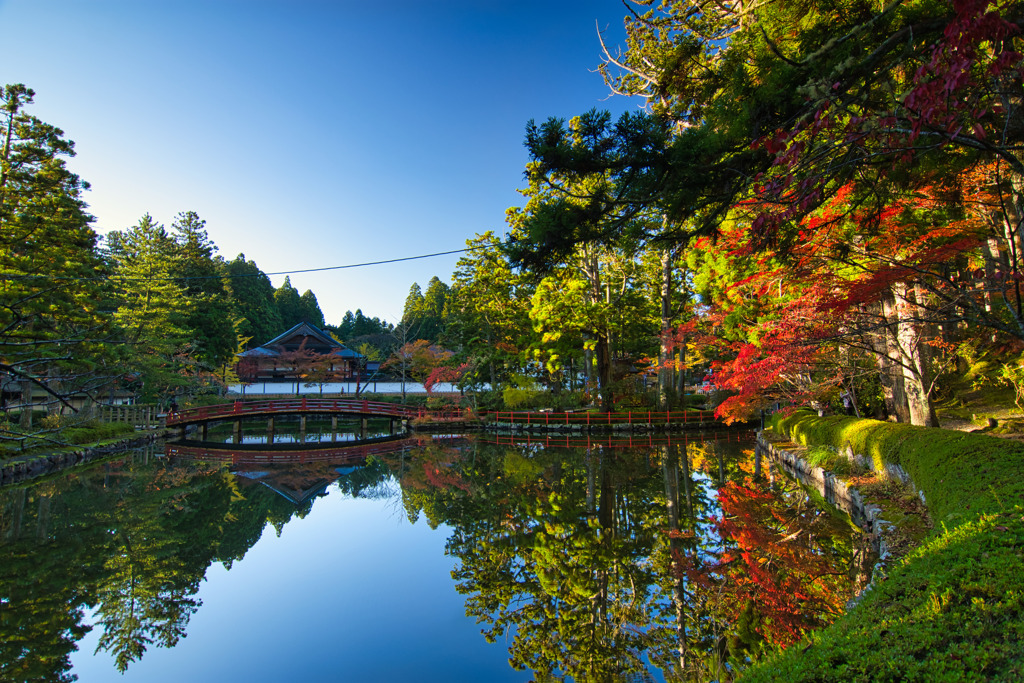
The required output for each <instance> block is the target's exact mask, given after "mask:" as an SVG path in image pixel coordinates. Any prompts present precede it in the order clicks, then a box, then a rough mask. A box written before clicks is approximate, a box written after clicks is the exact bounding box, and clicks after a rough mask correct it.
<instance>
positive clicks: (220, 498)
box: [0, 436, 859, 681]
mask: <svg viewBox="0 0 1024 683" xmlns="http://www.w3.org/2000/svg"><path fill="white" fill-rule="evenodd" d="M358 448H359V449H364V450H362V451H357V450H352V449H347V452H342V451H343V450H345V449H340V448H339V449H321V450H307V451H298V452H296V451H291V452H282V451H274V450H268V449H266V448H264V449H259V448H244V447H234V448H211V447H210V446H209V445H208V444H207V445H189V444H172V445H168V446H167V450H166V456H165V457H157V453H155V452H153V451H143V452H139V453H135V454H132V455H130V456H126V457H125V458H123V459H120V460H116V461H111V462H108V463H106V464H104V465H103V466H102V467H98V468H93V469H91V470H85V471H77V472H74V473H72V474H69V475H67V476H64V477H55V478H52V479H49V480H47V481H45V482H42V483H39V484H36V485H33V486H23V487H18V488H14V489H7V490H3V491H0V560H2V563H0V679H3V680H11V681H21V680H26V681H28V680H47V681H49V680H58V681H65V680H68V681H69V680H73V676H74V674H73V672H72V671H71V664H70V661H71V660H70V655H71V653H72V652H73V651H74V650H75V648H76V642H77V641H79V640H80V639H81V638H82V637H83V635H84V634H85V633H86V632H87V631H88V630H89V629H90V628H95V629H98V630H99V631H101V635H100V637H99V639H98V647H99V648H100V650H102V651H106V652H109V653H110V654H111V655H112V656H113V659H114V662H115V666H116V667H117V668H118V669H119V670H121V671H125V670H126V669H127V668H128V667H129V665H130V664H131V662H133V661H136V660H138V659H140V658H141V657H143V656H144V655H145V653H146V651H147V649H149V648H152V647H173V646H174V645H175V644H176V643H177V642H178V641H179V639H180V638H181V637H182V636H184V635H185V633H186V630H187V627H188V624H189V621H190V619H191V618H192V617H193V615H195V614H196V612H197V610H199V609H200V608H201V602H200V599H199V597H198V594H199V587H200V583H201V582H202V580H203V577H204V575H205V573H206V571H207V570H208V568H209V567H210V565H211V564H214V563H221V564H223V565H224V566H226V567H230V566H231V565H232V564H233V563H237V562H241V561H243V560H244V558H245V556H246V553H247V551H248V550H249V549H250V548H252V547H253V545H254V544H255V543H256V542H257V541H258V540H259V538H260V536H261V535H262V533H263V531H264V529H265V528H273V529H274V530H275V531H276V532H277V533H278V534H280V533H281V531H282V529H283V528H284V526H285V525H287V524H291V523H301V520H303V518H305V517H306V516H307V515H308V513H309V512H310V511H311V510H312V509H313V506H314V505H316V501H317V500H319V499H321V498H322V497H323V496H324V495H326V494H327V493H330V494H331V495H334V493H335V492H337V493H343V494H345V495H348V496H351V497H353V498H370V499H387V500H393V501H394V504H395V505H399V504H400V505H401V509H402V510H403V514H404V515H405V516H406V517H407V518H408V519H409V520H410V521H414V520H416V519H418V518H421V517H422V518H424V519H425V520H426V521H427V522H428V523H429V525H430V526H431V527H433V528H438V527H441V526H442V525H443V526H444V527H445V528H447V529H450V532H449V536H448V540H447V544H446V552H447V554H448V555H450V556H451V558H453V559H454V560H455V561H456V564H455V569H454V570H453V571H452V574H451V575H452V579H453V582H454V586H453V589H454V590H455V591H458V593H459V594H461V595H462V596H463V598H464V601H465V610H466V615H467V617H468V618H469V619H471V620H475V621H477V622H479V624H480V627H479V628H480V629H481V630H482V633H483V636H484V639H486V640H488V641H498V642H502V643H507V646H508V649H507V653H506V656H507V658H508V661H509V662H510V663H511V664H512V666H513V667H514V668H516V669H521V670H524V671H530V672H533V673H532V675H533V677H534V678H535V679H536V680H576V681H584V680H625V679H629V680H648V679H650V678H651V677H654V678H659V679H666V680H706V679H709V678H719V679H720V678H723V677H724V674H725V673H726V671H727V670H728V669H730V668H736V667H738V666H742V664H743V662H745V661H746V660H747V659H748V658H754V657H756V656H758V654H759V653H760V652H762V651H763V650H764V649H765V648H766V647H770V646H772V645H775V644H777V645H783V646H785V645H787V644H789V643H791V642H793V640H794V639H795V638H796V637H797V636H798V635H799V634H800V633H801V632H803V631H804V630H806V629H811V628H815V627H817V626H820V625H822V624H825V623H828V622H829V621H831V619H833V618H834V617H835V616H836V614H838V613H839V611H840V610H841V609H842V605H843V604H844V603H845V602H846V600H847V599H848V597H849V596H850V593H851V591H852V590H853V588H854V586H853V583H852V582H851V580H850V577H851V576H852V575H854V574H856V573H857V570H858V569H859V567H857V566H855V558H856V557H857V556H858V554H857V550H858V544H859V538H858V537H857V536H856V535H853V534H851V533H850V531H851V530H850V528H849V525H848V524H847V523H846V522H845V521H844V520H842V519H840V518H838V517H836V516H833V515H830V514H828V513H827V512H825V511H823V510H822V509H820V508H818V507H816V506H815V505H813V504H812V503H811V502H810V501H809V499H808V498H807V496H805V495H804V494H803V493H802V492H801V491H800V490H799V488H798V487H797V486H795V485H794V484H791V483H790V482H789V480H788V479H785V478H783V477H776V478H774V481H772V480H770V479H766V478H765V477H764V476H762V474H761V473H762V470H764V471H766V472H767V471H768V468H767V467H763V466H762V464H761V463H759V462H758V461H757V460H756V458H755V456H754V453H753V449H752V444H751V443H749V442H746V441H744V442H739V443H737V442H736V441H734V440H732V439H731V438H730V439H729V440H723V441H719V442H715V441H704V440H695V439H692V438H684V439H681V440H678V441H674V442H670V443H663V444H660V445H658V444H645V445H642V446H632V447H612V446H609V445H608V444H602V443H597V442H590V443H589V444H588V445H587V447H582V448H564V447H556V446H552V445H550V444H549V443H544V442H537V441H534V442H532V443H529V444H507V443H506V444H496V443H484V442H483V441H481V440H479V439H471V438H464V437H457V436H452V437H441V438H438V437H425V438H424V437H420V438H418V439H416V438H401V439H397V440H387V441H383V440H382V441H378V442H376V443H368V444H363V445H362V446H359V447H358ZM372 449H375V450H372ZM332 451H333V452H332ZM161 455H163V453H161ZM380 543H382V544H386V543H388V539H387V538H381V539H380ZM315 557H316V553H315V552H311V553H310V561H315ZM371 559H372V558H371ZM409 561H410V562H413V563H415V562H417V559H416V558H410V559H409ZM388 570H389V568H388V567H386V566H381V567H380V568H379V571H380V572H387V571H388ZM325 589H326V590H337V587H335V586H330V587H324V586H310V588H309V590H310V591H311V596H315V595H316V594H317V591H323V590H325ZM310 602H313V598H312V597H311V598H310ZM362 618H366V619H372V618H373V615H363V617H362ZM90 621H91V623H90ZM280 628H285V629H287V628H289V625H288V624H281V625H280ZM435 628H437V625H435V624H430V623H420V624H406V625H405V626H404V627H403V632H404V633H405V634H406V635H405V637H407V638H415V637H417V632H420V631H429V630H431V629H435ZM481 645H483V642H482V641H481ZM382 647H384V645H382ZM288 656H289V657H291V658H292V659H293V660H294V661H296V662H302V661H303V656H302V653H295V652H292V653H289V655H288ZM499 664H500V665H501V666H506V665H504V664H503V663H500V662H499ZM296 666H297V667H298V669H297V670H296V671H295V674H296V675H297V676H298V675H300V674H301V673H302V672H301V666H302V665H301V664H297V665H296Z"/></svg>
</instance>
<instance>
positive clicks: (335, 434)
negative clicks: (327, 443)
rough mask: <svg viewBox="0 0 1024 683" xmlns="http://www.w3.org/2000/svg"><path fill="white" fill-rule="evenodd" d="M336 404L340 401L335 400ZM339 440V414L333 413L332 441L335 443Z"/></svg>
mask: <svg viewBox="0 0 1024 683" xmlns="http://www.w3.org/2000/svg"><path fill="white" fill-rule="evenodd" d="M334 404H335V405H337V404H338V402H337V401H335V402H334ZM337 440H338V416H337V415H331V443H334V442H335V441H337Z"/></svg>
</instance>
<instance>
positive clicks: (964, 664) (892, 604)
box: [742, 413, 1024, 681]
mask: <svg viewBox="0 0 1024 683" xmlns="http://www.w3.org/2000/svg"><path fill="white" fill-rule="evenodd" d="M774 427H775V430H776V432H777V434H778V435H779V437H780V438H785V439H789V440H791V441H792V442H793V443H795V444H798V445H802V446H827V447H831V448H832V449H835V450H836V451H839V452H844V451H845V452H852V453H854V454H862V455H863V457H864V458H865V459H866V461H868V462H869V463H870V464H871V465H872V466H873V467H872V469H874V470H875V471H876V472H881V471H887V470H889V469H890V468H889V466H891V465H898V466H899V467H900V468H901V469H902V471H904V472H905V473H907V475H908V476H909V478H910V481H912V482H913V484H914V486H915V487H917V486H919V487H920V489H918V490H916V491H911V490H910V489H907V488H904V489H903V490H904V494H903V495H902V496H900V495H899V493H898V491H899V489H898V488H897V489H893V491H894V493H895V495H894V496H893V497H892V499H893V500H894V501H896V502H897V503H899V502H901V501H902V502H904V503H906V504H907V505H911V504H913V505H915V506H916V505H919V504H920V500H915V499H919V498H921V497H923V498H924V499H925V500H927V501H928V506H929V509H930V511H931V513H932V515H933V517H934V519H935V528H934V529H933V530H932V531H930V532H927V533H926V534H925V537H924V540H923V542H922V543H921V544H920V545H919V546H918V547H916V548H914V549H912V550H910V551H909V552H908V553H907V554H906V556H905V557H903V558H902V559H899V560H896V561H895V562H894V563H893V566H892V567H891V568H890V570H889V573H888V574H887V575H886V576H884V577H883V578H882V580H879V581H877V582H876V583H875V585H874V587H873V588H872V589H871V590H869V591H867V592H866V593H865V595H864V596H863V599H862V600H861V602H860V603H859V604H858V605H857V606H856V607H854V608H853V609H851V610H849V611H848V612H846V613H845V614H844V615H843V616H842V617H840V618H839V620H837V621H836V622H835V623H834V624H833V625H832V626H830V627H828V628H825V629H823V630H821V631H818V632H815V633H814V634H812V635H810V636H808V637H806V638H805V640H804V641H803V643H797V644H796V645H794V646H792V647H790V648H789V649H787V650H785V651H783V652H779V653H776V654H775V655H774V656H771V657H769V658H767V659H766V660H764V661H761V662H759V663H757V664H756V665H754V666H752V667H751V668H749V669H748V670H746V671H744V672H743V676H742V680H744V681H775V680H787V681H849V680H863V681H965V680H972V681H973V680H979V681H980V680H984V681H1011V680H1021V678H1022V677H1024V591H1022V590H1021V586H1020V569H1021V566H1022V565H1024V508H1022V507H1021V504H1022V502H1024V444H1020V443H1016V442H1012V441H1005V440H1001V439H996V438H994V437H989V436H984V435H976V434H963V433H960V432H950V431H949V430H942V429H927V428H923V427H912V426H909V425H899V424H893V423H884V422H878V421H875V420H864V419H858V418H848V417H835V416H833V417H825V418H819V417H817V416H816V415H809V414H807V413H797V414H795V415H792V416H789V417H785V418H781V419H777V420H776V421H775V425H774ZM886 481H889V482H891V481H893V480H892V479H886ZM900 486H903V485H902V484H901V485H900Z"/></svg>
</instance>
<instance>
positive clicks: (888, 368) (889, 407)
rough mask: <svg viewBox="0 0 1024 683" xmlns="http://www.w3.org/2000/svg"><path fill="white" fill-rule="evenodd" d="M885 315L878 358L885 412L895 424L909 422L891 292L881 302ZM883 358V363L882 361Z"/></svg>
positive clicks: (894, 303) (897, 316) (895, 314)
mask: <svg viewBox="0 0 1024 683" xmlns="http://www.w3.org/2000/svg"><path fill="white" fill-rule="evenodd" d="M882 305H883V312H884V315H885V323H886V324H885V327H884V328H883V329H882V334H883V335H884V337H885V339H884V341H883V342H882V343H881V344H880V345H881V347H882V354H881V355H880V356H879V361H880V362H879V366H880V367H879V370H880V371H882V367H881V366H882V365H884V366H885V368H884V374H883V375H882V386H883V387H886V385H887V384H888V387H887V391H886V393H887V394H888V395H887V396H886V405H885V408H886V411H888V413H889V418H890V419H893V418H895V420H896V422H904V423H909V422H910V408H909V407H908V406H907V391H906V383H905V382H904V379H903V368H902V362H903V354H902V353H901V352H900V345H899V341H898V339H897V336H896V329H897V327H898V325H899V315H898V313H897V311H896V300H895V298H894V297H893V294H892V292H887V293H886V295H885V298H884V299H883V301H882ZM883 357H884V361H883Z"/></svg>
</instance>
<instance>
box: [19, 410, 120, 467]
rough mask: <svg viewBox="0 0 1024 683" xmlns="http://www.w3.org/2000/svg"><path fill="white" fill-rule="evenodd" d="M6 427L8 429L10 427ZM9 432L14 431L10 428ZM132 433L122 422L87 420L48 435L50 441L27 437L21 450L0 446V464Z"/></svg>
mask: <svg viewBox="0 0 1024 683" xmlns="http://www.w3.org/2000/svg"><path fill="white" fill-rule="evenodd" d="M8 427H9V428H10V426H8ZM11 431H15V430H14V429H13V428H11ZM134 432H135V428H134V427H133V426H132V425H130V424H127V423H124V422H100V421H98V420H89V421H87V422H82V423H78V424H75V425H73V426H69V427H65V428H63V429H61V430H60V431H59V432H54V433H52V434H49V435H48V436H49V438H50V439H53V440H52V441H47V440H43V439H38V438H37V439H32V438H31V437H29V438H28V439H27V440H26V443H25V448H24V449H22V448H21V447H20V445H14V444H13V443H11V442H9V443H11V445H5V446H0V462H2V461H3V460H4V459H5V458H12V457H20V456H33V455H39V454H42V453H52V452H54V451H57V450H61V449H62V447H67V446H81V445H83V444H93V443H100V442H103V441H107V440H110V439H117V438H120V437H124V436H127V435H129V434H132V433H134ZM62 444H63V446H62Z"/></svg>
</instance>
